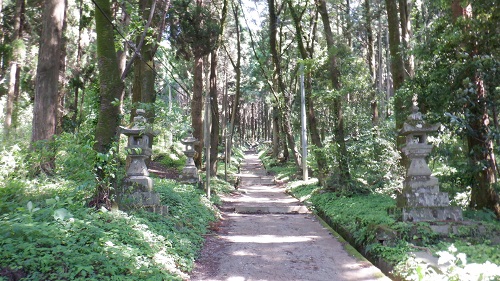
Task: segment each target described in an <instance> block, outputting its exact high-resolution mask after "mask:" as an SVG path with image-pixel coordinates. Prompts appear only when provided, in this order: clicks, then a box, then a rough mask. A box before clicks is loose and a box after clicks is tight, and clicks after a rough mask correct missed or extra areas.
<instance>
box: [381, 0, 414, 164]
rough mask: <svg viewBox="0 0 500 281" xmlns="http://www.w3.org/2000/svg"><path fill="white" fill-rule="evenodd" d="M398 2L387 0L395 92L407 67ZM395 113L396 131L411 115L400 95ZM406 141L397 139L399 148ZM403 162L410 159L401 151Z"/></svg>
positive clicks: (400, 137)
mask: <svg viewBox="0 0 500 281" xmlns="http://www.w3.org/2000/svg"><path fill="white" fill-rule="evenodd" d="M396 1H397V0H385V5H386V9H387V21H388V25H389V26H388V27H389V51H390V54H391V64H390V66H391V75H392V85H393V90H394V92H395V91H397V90H398V89H399V88H401V86H402V85H403V82H404V80H405V67H404V62H403V57H402V55H401V40H400V33H399V20H398V7H397V2H396ZM394 111H395V115H396V130H399V129H401V128H402V127H403V123H404V122H405V120H406V117H407V116H408V115H409V111H408V107H407V105H406V103H405V101H404V100H403V99H402V97H401V96H400V95H395V97H394ZM404 143H405V139H404V137H402V136H397V137H396V145H397V147H398V148H400V147H402V146H403V145H404ZM400 155H401V161H400V164H401V166H403V167H406V166H407V164H408V159H407V157H406V155H405V154H404V153H403V152H402V151H400Z"/></svg>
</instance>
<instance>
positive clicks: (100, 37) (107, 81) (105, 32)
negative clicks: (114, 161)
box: [94, 0, 124, 153]
mask: <svg viewBox="0 0 500 281" xmlns="http://www.w3.org/2000/svg"><path fill="white" fill-rule="evenodd" d="M95 3H96V8H95V23H96V34H97V41H96V42H97V61H98V68H99V83H100V91H99V94H100V98H99V101H100V106H99V116H98V119H97V125H96V132H95V139H96V143H95V144H94V149H95V150H96V151H97V152H100V153H107V152H108V151H109V149H110V148H111V145H112V143H113V141H115V140H116V137H117V131H118V125H119V121H120V120H119V116H120V106H119V105H118V104H116V103H115V100H119V99H120V96H121V94H122V91H123V88H124V85H123V82H122V81H121V77H120V69H119V64H118V58H117V56H116V50H115V41H114V30H113V25H112V23H111V22H109V21H108V19H109V18H111V4H110V2H109V0H96V1H95Z"/></svg>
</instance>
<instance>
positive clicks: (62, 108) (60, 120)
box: [56, 0, 68, 134]
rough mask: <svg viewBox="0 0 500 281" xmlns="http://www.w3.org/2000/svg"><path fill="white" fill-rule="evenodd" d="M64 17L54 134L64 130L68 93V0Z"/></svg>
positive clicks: (66, 0)
mask: <svg viewBox="0 0 500 281" xmlns="http://www.w3.org/2000/svg"><path fill="white" fill-rule="evenodd" d="M64 7H65V8H64V17H63V19H64V20H63V27H62V38H61V56H60V58H59V59H60V60H61V62H60V66H59V95H58V97H57V125H56V134H61V133H62V132H63V130H64V128H63V125H64V116H65V113H66V104H65V101H66V96H67V94H68V90H67V89H68V78H67V77H66V56H67V54H66V53H67V52H66V48H67V47H66V46H67V41H68V38H66V36H65V34H66V30H67V27H68V23H67V20H66V14H67V13H68V0H65V4H64Z"/></svg>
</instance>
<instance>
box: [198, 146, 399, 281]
mask: <svg viewBox="0 0 500 281" xmlns="http://www.w3.org/2000/svg"><path fill="white" fill-rule="evenodd" d="M223 201H224V204H223V218H224V219H223V220H222V223H221V225H220V226H218V230H217V231H216V232H215V233H213V235H211V236H209V237H208V238H207V240H206V242H205V245H204V248H203V250H202V253H201V256H200V258H199V259H198V260H197V262H196V265H195V269H194V271H193V273H192V275H191V280H226V281H253V280H269V281H294V280H297V281H298V280H308V281H313V280H318V281H323V280H325V281H326V280H334V281H336V280H339V281H343V280H353V281H354V280H356V281H368V280H390V279H388V278H387V277H385V276H384V275H383V274H382V272H381V271H380V270H379V269H378V268H376V267H374V266H373V265H372V264H371V263H369V262H368V261H366V260H360V259H357V258H355V257H353V256H352V255H350V254H348V252H347V251H346V250H345V249H344V245H343V244H342V243H341V242H339V241H338V240H337V239H335V238H334V237H333V236H332V234H331V233H330V232H329V230H328V229H326V228H325V227H323V226H322V224H321V223H320V222H319V221H318V219H317V218H316V216H314V215H313V214H311V213H310V212H309V211H308V210H307V208H305V207H304V206H302V205H301V204H300V202H298V200H296V199H295V198H293V197H291V196H289V195H287V194H286V193H285V192H284V188H280V187H278V186H276V185H275V184H274V179H273V177H270V176H268V175H267V173H266V171H265V169H264V168H263V166H262V162H261V161H260V160H259V159H258V157H257V155H256V154H255V153H252V152H249V153H247V154H246V155H245V160H244V163H243V166H242V170H241V183H240V188H239V193H238V194H233V195H231V196H227V197H224V198H223Z"/></svg>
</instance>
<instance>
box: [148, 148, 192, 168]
mask: <svg viewBox="0 0 500 281" xmlns="http://www.w3.org/2000/svg"><path fill="white" fill-rule="evenodd" d="M154 155H155V156H154V159H155V161H157V162H159V163H160V164H162V165H163V166H165V167H169V168H175V169H177V171H179V172H180V171H182V169H183V168H184V166H185V165H186V156H185V155H184V153H183V152H182V149H181V144H180V143H174V144H173V145H172V146H170V147H168V148H167V149H166V150H164V151H161V150H160V149H157V148H156V146H155V153H154Z"/></svg>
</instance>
